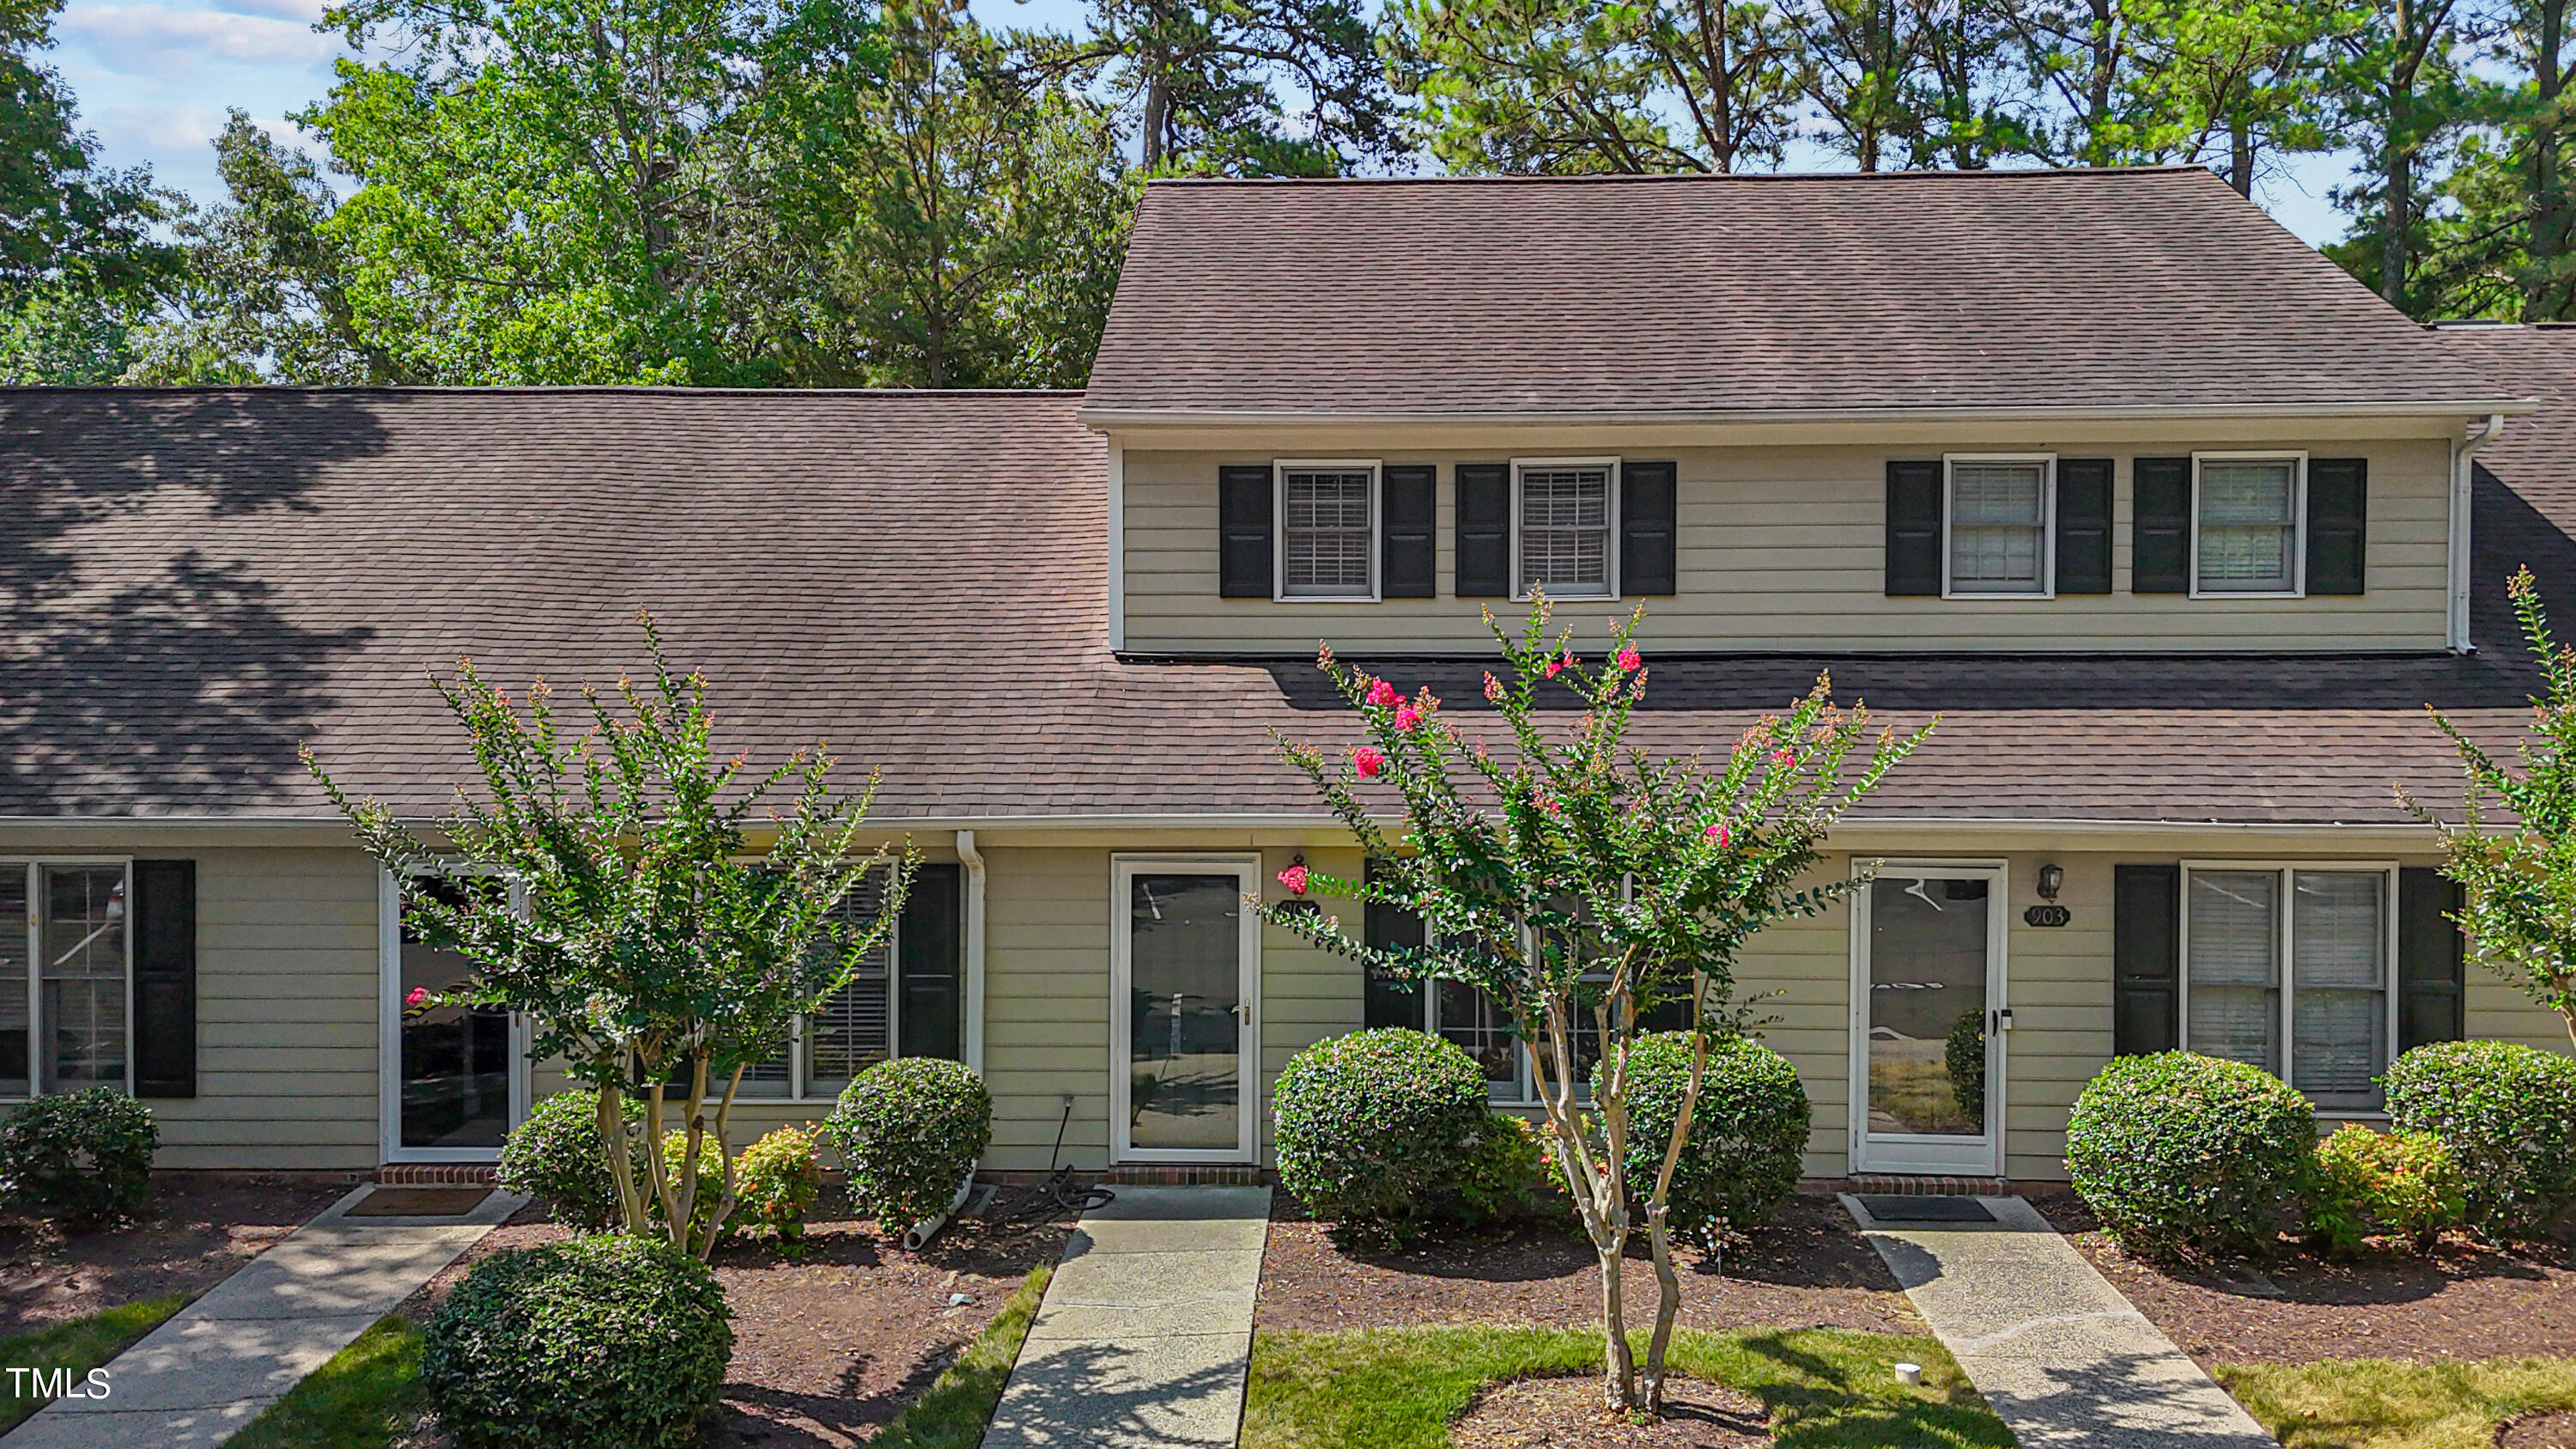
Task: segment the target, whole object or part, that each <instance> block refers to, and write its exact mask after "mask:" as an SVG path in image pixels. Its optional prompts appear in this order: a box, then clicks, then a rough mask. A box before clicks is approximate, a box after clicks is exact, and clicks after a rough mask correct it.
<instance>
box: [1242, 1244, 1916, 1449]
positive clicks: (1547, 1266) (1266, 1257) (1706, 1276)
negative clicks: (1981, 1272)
mask: <svg viewBox="0 0 2576 1449" xmlns="http://www.w3.org/2000/svg"><path fill="white" fill-rule="evenodd" d="M1272 1200H1273V1203H1274V1204H1275V1206H1274V1207H1273V1208H1272V1216H1271V1223H1270V1242H1269V1247H1268V1250H1267V1251H1266V1252H1265V1253H1264V1254H1263V1256H1262V1261H1261V1298H1260V1304H1259V1308H1258V1310H1257V1312H1256V1315H1255V1318H1254V1323H1255V1326H1256V1327H1258V1328H1264V1329H1307V1330H1316V1331H1331V1330H1336V1329H1344V1328H1377V1327H1397V1326H1404V1325H1413V1324H1437V1323H1504V1324H1531V1325H1539V1326H1545V1327H1568V1326H1578V1325H1581V1324H1587V1323H1598V1322H1600V1321H1601V1280H1600V1275H1599V1273H1598V1272H1597V1271H1596V1268H1597V1266H1598V1264H1599V1259H1597V1258H1596V1257H1594V1255H1593V1252H1592V1243H1591V1240H1590V1239H1588V1238H1586V1237H1584V1236H1583V1229H1582V1226H1581V1225H1580V1224H1579V1223H1577V1222H1576V1221H1575V1220H1574V1218H1573V1216H1572V1214H1571V1212H1570V1211H1569V1212H1568V1214H1567V1216H1566V1217H1565V1218H1563V1219H1562V1220H1557V1219H1553V1218H1551V1219H1547V1220H1544V1221H1539V1222H1527V1223H1522V1224H1519V1225H1517V1226H1515V1227H1513V1228H1511V1229H1508V1230H1504V1231H1497V1232H1485V1233H1453V1234H1444V1235H1440V1236H1436V1237H1432V1238H1428V1239H1426V1240H1424V1241H1422V1242H1420V1243H1417V1244H1415V1245H1413V1246H1411V1247H1407V1248H1402V1249H1396V1250H1377V1249H1370V1248H1365V1247H1359V1246H1344V1245H1343V1244H1340V1243H1337V1242H1335V1241H1334V1240H1333V1238H1332V1236H1331V1235H1330V1234H1329V1233H1328V1232H1327V1231H1326V1230H1325V1228H1324V1226H1323V1225H1322V1224H1319V1223H1315V1222H1310V1221H1305V1220H1303V1219H1301V1218H1300V1217H1299V1216H1298V1215H1297V1209H1296V1204H1295V1201H1294V1199H1292V1198H1290V1197H1288V1196H1287V1194H1285V1193H1280V1194H1276V1195H1274V1197H1273V1199H1272ZM1673 1256H1674V1266H1675V1267H1676V1268H1677V1269H1678V1270H1679V1272H1680V1277H1681V1284H1682V1311H1681V1317H1680V1320H1679V1321H1680V1324H1681V1326H1682V1327H1684V1328H1743V1327H1763V1328H1782V1329H1791V1328H1858V1329H1867V1330H1873V1331H1876V1332H1882V1333H1920V1332H1922V1331H1923V1325H1922V1320H1920V1319H1919V1318H1917V1317H1915V1315H1914V1310H1913V1307H1912V1305H1911V1304H1909V1303H1907V1302H1906V1299H1905V1293H1904V1290H1902V1289H1900V1288H1899V1287H1898V1286H1897V1284H1896V1279H1895V1278H1894V1277H1893V1276H1891V1275H1890V1274H1889V1273H1888V1271H1887V1265H1886V1264H1884V1263H1882V1262H1880V1261H1879V1257H1878V1254H1877V1252H1876V1251H1875V1250H1874V1249H1872V1248H1871V1247H1870V1246H1869V1244H1868V1243H1866V1242H1864V1241H1862V1239H1861V1236H1860V1234H1859V1232H1858V1231H1857V1230H1855V1229H1854V1228H1853V1227H1852V1223H1851V1219H1850V1217H1849V1215H1847V1214H1846V1213H1844V1212H1843V1210H1842V1206H1841V1205H1840V1204H1839V1203H1837V1202H1835V1201H1834V1200H1833V1199H1832V1198H1830V1197H1826V1196H1822V1195H1820V1194H1809V1193H1800V1194H1797V1195H1795V1196H1793V1197H1791V1198H1790V1200H1789V1202H1788V1203H1787V1204H1786V1205H1785V1206H1784V1207H1783V1208H1782V1209H1781V1212H1780V1217H1779V1219H1778V1220H1777V1221H1776V1222H1774V1223H1773V1224H1772V1225H1771V1226H1769V1227H1767V1228H1764V1229H1762V1230H1761V1231H1759V1232H1757V1233H1755V1234H1754V1235H1753V1237H1752V1241H1751V1242H1750V1243H1749V1244H1746V1245H1745V1246H1742V1247H1739V1248H1735V1249H1730V1250H1729V1251H1728V1252H1727V1253H1726V1254H1724V1255H1723V1258H1722V1259H1721V1260H1720V1261H1718V1262H1715V1263H1712V1262H1709V1261H1707V1260H1705V1259H1703V1258H1702V1257H1701V1255H1700V1254H1698V1253H1697V1252H1695V1251H1694V1250H1692V1249H1689V1248H1684V1247H1679V1246H1676V1248H1675V1249H1674V1254H1673ZM1624 1282H1625V1285H1626V1291H1627V1295H1628V1304H1629V1312H1630V1314H1631V1315H1632V1318H1631V1321H1632V1322H1639V1323H1651V1322H1652V1321H1653V1314H1654V1303H1655V1270H1654V1263H1653V1261H1652V1259H1651V1258H1649V1257H1648V1256H1647V1250H1646V1242H1645V1234H1644V1233H1643V1232H1642V1231H1641V1232H1639V1233H1638V1234H1637V1238H1636V1241H1635V1243H1634V1244H1633V1245H1632V1247H1631V1249H1630V1258H1629V1263H1628V1271H1627V1272H1626V1274H1625V1275H1624ZM1461 1442H1462V1443H1463V1442H1464V1441H1461ZM1599 1442H1604V1443H1610V1442H1619V1441H1610V1440H1603V1441H1599ZM1641 1442H1643V1441H1641ZM1674 1442H1675V1443H1682V1442H1690V1441H1680V1440H1676V1441H1674ZM1729 1442H1732V1441H1729Z"/></svg>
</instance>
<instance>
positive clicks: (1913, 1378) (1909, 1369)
mask: <svg viewBox="0 0 2576 1449" xmlns="http://www.w3.org/2000/svg"><path fill="white" fill-rule="evenodd" d="M1896 1381H1897V1382H1898V1383H1900V1384H1919V1383H1921V1382H1923V1365H1921V1364H1919V1363H1901V1364H1898V1365H1897V1366H1896Z"/></svg>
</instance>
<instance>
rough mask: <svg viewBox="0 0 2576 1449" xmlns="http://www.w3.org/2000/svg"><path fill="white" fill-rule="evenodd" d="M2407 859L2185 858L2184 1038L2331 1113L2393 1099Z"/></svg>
mask: <svg viewBox="0 0 2576 1449" xmlns="http://www.w3.org/2000/svg"><path fill="white" fill-rule="evenodd" d="M2396 916H2397V867H2396V866H2394V865H2390V864H2383V863H2378V862H2371V863H2366V864H2345V863H2288V862H2271V861H2210V862H2201V863H2194V862H2189V861H2186V862H2184V864H2183V921H2182V959H2183V971H2182V977H2183V980H2182V994H2183V1008H2182V1024H2183V1047H2184V1049H2185V1050H2187V1051H2194V1052H2198V1053H2200V1054H2202V1055H2204V1056H2213V1057H2224V1058H2226V1059H2227V1060H2229V1061H2237V1062H2244V1063H2247V1064H2248V1065H2251V1066H2257V1067H2261V1068H2262V1069H2263V1070H2265V1071H2267V1072H2270V1073H2272V1074H2274V1075H2275V1076H2278V1077H2279V1078H2281V1079H2282V1080H2283V1081H2285V1082H2288V1083H2289V1084H2290V1085H2291V1086H2293V1087H2296V1088H2297V1089H2299V1090H2300V1091H2302V1092H2304V1093H2306V1094H2307V1095H2308V1097H2309V1098H2310V1099H2311V1100H2313V1101H2314V1102H2315V1103H2316V1104H2317V1105H2318V1106H2319V1107H2322V1108H2327V1109H2329V1110H2344V1111H2352V1110H2359V1111H2372V1110H2376V1109H2377V1108H2378V1107H2379V1106H2380V1105H2381V1100H2380V1092H2379V1088H2378V1087H2377V1085H2376V1084H2375V1083H2374V1082H2373V1081H2372V1079H2373V1078H2375V1077H2377V1076H2378V1075H2379V1074H2380V1073H2381V1072H2383V1071H2386V1070H2387V1068H2388V1062H2389V1054H2390V1044H2391V1043H2392V1042H2394V1041H2395V1040H2396V1037H2397V1004H2398V1003H2397V993H2396V992H2395V991H2393V990H2391V989H2390V987H2391V983H2392V982H2393V981H2394V980H2395V977H2396V951H2397V929H2396V927H2397V922H2396Z"/></svg>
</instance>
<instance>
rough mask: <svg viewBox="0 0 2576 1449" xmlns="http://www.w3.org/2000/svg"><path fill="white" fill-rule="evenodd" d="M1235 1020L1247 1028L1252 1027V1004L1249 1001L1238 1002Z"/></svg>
mask: <svg viewBox="0 0 2576 1449" xmlns="http://www.w3.org/2000/svg"><path fill="white" fill-rule="evenodd" d="M1234 1019H1235V1020H1236V1021H1239V1022H1241V1023H1242V1024H1243V1025H1245V1026H1247V1027H1249V1026H1250V1025H1252V1003H1251V1002H1249V1001H1238V1002H1236V1003H1235V1004H1234Z"/></svg>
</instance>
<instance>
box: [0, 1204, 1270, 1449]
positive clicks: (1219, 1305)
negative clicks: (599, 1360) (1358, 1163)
mask: <svg viewBox="0 0 2576 1449" xmlns="http://www.w3.org/2000/svg"><path fill="white" fill-rule="evenodd" d="M1116 1192H1117V1194H1118V1196H1117V1199H1116V1200H1115V1201H1113V1202H1111V1203H1109V1204H1108V1205H1107V1206H1106V1207H1103V1208H1100V1209H1097V1210H1095V1211H1093V1212H1088V1213H1085V1214H1083V1216H1082V1221H1081V1222H1080V1223H1079V1224H1077V1225H1076V1226H1075V1228H1074V1233H1073V1240H1072V1241H1071V1242H1069V1243H1067V1244H1066V1245H1065V1249H1064V1261H1063V1263H1062V1264H1060V1265H1059V1266H1058V1267H1057V1268H1056V1270H1055V1277H1054V1278H1053V1279H1052V1280H1050V1281H1049V1282H1048V1284H1047V1291H1046V1297H1045V1299H1044V1300H1043V1301H1041V1302H1040V1303H1039V1305H1038V1316H1037V1320H1036V1322H1034V1323H1033V1324H1031V1325H1030V1327H1029V1338H1028V1342H1027V1343H1026V1344H1024V1345H1022V1346H1021V1349H1020V1361H1019V1363H1018V1365H1017V1366H1016V1367H1014V1368H1013V1369H1012V1370H1011V1378H1010V1382H1009V1383H1008V1384H1007V1385H1005V1386H1004V1387H1003V1390H1002V1401H1001V1403H1000V1404H999V1405H998V1406H997V1407H996V1408H995V1410H994V1412H993V1422H992V1425H991V1427H989V1428H987V1429H986V1430H985V1431H984V1445H983V1449H1060V1446H1070V1445H1082V1446H1085V1449H1130V1446H1133V1449H1146V1446H1164V1445H1170V1446H1209V1445H1213V1446H1224V1449H1231V1446H1232V1445H1233V1444H1234V1443H1235V1440H1236V1436H1237V1434H1238V1433H1239V1431H1240V1430H1241V1428H1242V1424H1243V1382H1244V1371H1245V1369H1246V1367H1247V1366H1248V1365H1249V1364H1250V1362H1251V1357H1252V1301H1253V1295H1254V1294H1255V1293H1256V1292H1257V1291H1258V1290H1259V1289H1260V1286H1261V1249H1262V1244H1263V1242H1264V1241H1265V1240H1266V1239H1267V1237H1268V1235H1269V1230H1270V1189H1268V1188H1266V1187H1121V1188H1118V1189H1116ZM11 1449H15V1446H11Z"/></svg>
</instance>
